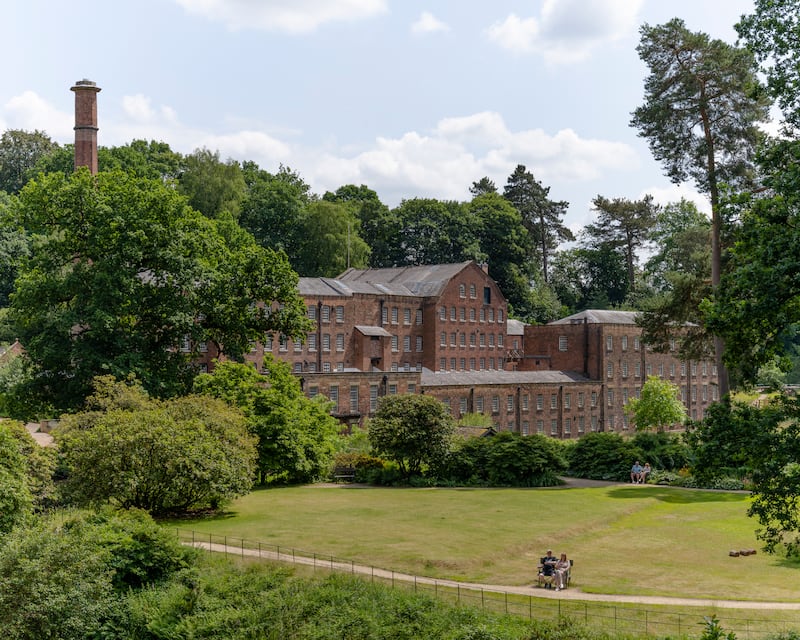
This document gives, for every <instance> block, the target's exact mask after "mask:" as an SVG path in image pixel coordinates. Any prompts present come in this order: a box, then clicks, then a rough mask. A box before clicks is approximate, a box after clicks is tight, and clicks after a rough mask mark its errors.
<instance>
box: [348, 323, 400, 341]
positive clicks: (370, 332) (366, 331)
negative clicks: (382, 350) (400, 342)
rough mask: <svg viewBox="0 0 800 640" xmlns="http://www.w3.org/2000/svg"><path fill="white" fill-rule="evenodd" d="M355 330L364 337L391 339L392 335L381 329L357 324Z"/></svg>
mask: <svg viewBox="0 0 800 640" xmlns="http://www.w3.org/2000/svg"><path fill="white" fill-rule="evenodd" d="M356 329H357V330H358V331H360V332H361V333H362V334H363V335H365V336H379V337H382V338H391V337H392V334H391V333H389V332H388V331H387V330H386V329H384V328H383V327H373V326H369V325H363V324H357V325H356Z"/></svg>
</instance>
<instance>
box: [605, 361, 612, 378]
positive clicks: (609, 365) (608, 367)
mask: <svg viewBox="0 0 800 640" xmlns="http://www.w3.org/2000/svg"><path fill="white" fill-rule="evenodd" d="M606 377H607V378H613V377H614V363H613V362H609V363H607V364H606Z"/></svg>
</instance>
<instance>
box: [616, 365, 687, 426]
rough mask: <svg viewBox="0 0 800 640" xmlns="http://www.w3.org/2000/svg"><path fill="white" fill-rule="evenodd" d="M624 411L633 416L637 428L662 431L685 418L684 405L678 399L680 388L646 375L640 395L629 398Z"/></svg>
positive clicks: (656, 377) (667, 381)
mask: <svg viewBox="0 0 800 640" xmlns="http://www.w3.org/2000/svg"><path fill="white" fill-rule="evenodd" d="M625 413H627V414H628V415H629V416H631V417H632V418H633V423H634V424H635V425H636V428H637V429H641V430H646V429H655V430H656V431H664V429H665V428H667V427H669V426H670V425H674V424H679V423H681V422H683V421H684V420H685V419H686V407H684V406H683V403H682V402H681V401H680V390H679V389H678V387H677V386H676V385H674V384H673V383H672V382H670V381H669V380H662V379H661V378H659V377H658V376H648V377H647V382H645V383H644V384H643V385H642V390H641V395H640V396H639V397H638V398H636V397H634V398H631V399H630V400H628V402H627V404H626V405H625Z"/></svg>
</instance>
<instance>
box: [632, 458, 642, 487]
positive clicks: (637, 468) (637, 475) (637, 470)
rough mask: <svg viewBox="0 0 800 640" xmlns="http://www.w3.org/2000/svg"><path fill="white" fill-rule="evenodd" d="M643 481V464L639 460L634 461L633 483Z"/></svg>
mask: <svg viewBox="0 0 800 640" xmlns="http://www.w3.org/2000/svg"><path fill="white" fill-rule="evenodd" d="M641 481H642V465H640V464H639V461H638V460H637V461H636V462H634V463H633V466H632V467H631V482H632V483H633V484H638V483H640V482H641Z"/></svg>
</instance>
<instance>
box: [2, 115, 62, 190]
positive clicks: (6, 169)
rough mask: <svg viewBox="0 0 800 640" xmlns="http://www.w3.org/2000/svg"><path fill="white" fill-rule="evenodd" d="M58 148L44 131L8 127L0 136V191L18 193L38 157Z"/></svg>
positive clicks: (29, 175) (26, 180)
mask: <svg viewBox="0 0 800 640" xmlns="http://www.w3.org/2000/svg"><path fill="white" fill-rule="evenodd" d="M57 148H58V143H57V142H53V141H52V140H51V139H50V136H48V135H47V134H46V133H45V132H44V131H38V130H37V131H23V130H22V129H8V130H6V131H4V132H3V135H2V136H0V191H6V192H7V193H12V194H15V193H18V192H19V191H20V189H22V187H24V186H25V184H26V183H27V182H28V180H29V179H30V178H31V177H32V176H31V173H32V172H33V168H34V167H35V166H36V163H37V162H38V161H39V159H40V158H42V157H44V156H47V155H48V154H49V153H50V152H52V151H54V150H55V149H57Z"/></svg>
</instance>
